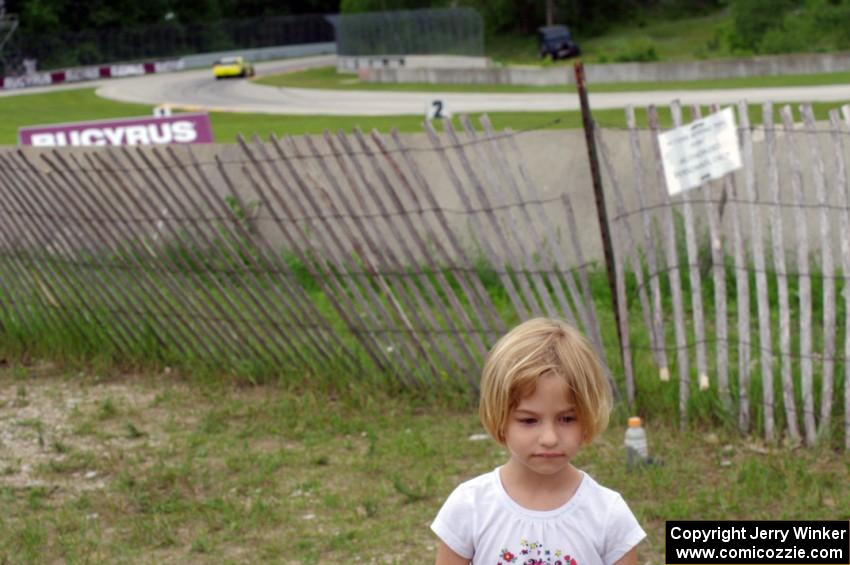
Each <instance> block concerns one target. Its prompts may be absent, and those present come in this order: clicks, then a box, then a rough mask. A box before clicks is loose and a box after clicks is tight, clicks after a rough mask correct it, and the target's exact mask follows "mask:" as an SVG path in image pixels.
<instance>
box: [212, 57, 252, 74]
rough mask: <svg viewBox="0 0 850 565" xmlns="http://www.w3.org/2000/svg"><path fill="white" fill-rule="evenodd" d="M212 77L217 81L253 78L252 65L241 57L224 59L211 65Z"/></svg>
mask: <svg viewBox="0 0 850 565" xmlns="http://www.w3.org/2000/svg"><path fill="white" fill-rule="evenodd" d="M213 76H214V77H215V78H217V79H219V78H228V77H252V76H254V65H252V64H251V63H249V62H248V61H246V60H245V59H244V58H242V57H224V58H222V59H219V60H218V61H216V62H215V64H214V65H213Z"/></svg>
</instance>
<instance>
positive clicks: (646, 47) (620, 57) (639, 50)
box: [614, 41, 658, 63]
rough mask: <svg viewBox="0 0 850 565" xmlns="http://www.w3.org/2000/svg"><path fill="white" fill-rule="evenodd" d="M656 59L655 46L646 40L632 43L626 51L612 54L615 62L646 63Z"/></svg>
mask: <svg viewBox="0 0 850 565" xmlns="http://www.w3.org/2000/svg"><path fill="white" fill-rule="evenodd" d="M657 60H658V53H657V52H656V51H655V46H654V45H653V44H652V43H651V42H648V41H641V42H637V43H634V44H632V45H631V46H630V47H629V49H628V50H627V51H624V52H622V53H618V54H617V55H615V56H614V62H615V63H631V62H637V63H648V62H652V61H657Z"/></svg>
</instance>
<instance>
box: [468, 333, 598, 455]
mask: <svg viewBox="0 0 850 565" xmlns="http://www.w3.org/2000/svg"><path fill="white" fill-rule="evenodd" d="M549 373H551V374H555V375H557V376H559V377H560V378H562V379H564V381H565V382H566V384H567V390H568V393H567V394H568V396H569V401H570V402H571V403H573V404H574V405H575V409H576V416H577V418H578V421H579V423H580V424H581V425H582V426H583V428H584V433H585V438H584V441H585V443H590V442H591V441H593V439H594V438H595V437H596V436H598V435H599V434H600V433H602V432H603V431H604V430H605V428H606V427H607V426H608V415H609V412H610V411H611V392H610V390H609V387H608V382H607V380H606V379H605V376H604V374H603V371H602V364H601V363H600V361H599V358H598V357H597V356H596V354H595V353H594V352H593V349H592V348H591V347H590V344H589V343H588V342H587V340H586V339H585V338H584V336H582V335H581V333H579V331H578V330H576V329H575V328H573V327H572V326H570V325H569V324H567V323H566V322H563V321H561V320H557V319H552V318H534V319H532V320H528V321H527V322H523V323H522V324H520V325H518V326H517V327H515V328H514V329H512V330H511V331H509V332H508V333H507V334H505V335H504V336H502V338H501V339H500V340H499V341H498V342H496V345H494V346H493V348H492V349H491V350H490V353H488V354H487V359H486V360H485V362H484V369H483V371H482V372H481V400H480V403H479V405H478V413H479V416H480V418H481V423H482V424H483V425H484V428H485V429H486V430H487V431H488V432H489V433H490V435H491V436H493V438H494V439H495V440H496V441H498V442H499V443H502V444H504V442H505V428H506V426H507V421H508V417H509V416H510V413H511V411H512V410H514V409H515V408H516V407H517V405H518V404H519V402H520V401H521V400H522V399H523V398H526V397H527V396H529V395H531V394H533V393H534V390H535V389H536V388H537V379H538V378H539V377H541V376H542V375H544V374H549Z"/></svg>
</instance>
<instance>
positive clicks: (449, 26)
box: [335, 8, 484, 57]
mask: <svg viewBox="0 0 850 565" xmlns="http://www.w3.org/2000/svg"><path fill="white" fill-rule="evenodd" d="M335 21H336V37H337V54H339V55H340V56H346V57H353V56H370V55H430V54H440V55H469V56H481V55H483V54H484V23H483V20H482V19H481V16H480V15H479V14H478V12H476V11H475V10H473V9H472V8H446V9H422V10H396V11H388V12H368V13H363V14H344V15H340V16H336V17H335Z"/></svg>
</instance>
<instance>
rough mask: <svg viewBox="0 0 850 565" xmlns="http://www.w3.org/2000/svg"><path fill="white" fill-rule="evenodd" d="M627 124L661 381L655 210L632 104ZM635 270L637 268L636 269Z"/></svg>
mask: <svg viewBox="0 0 850 565" xmlns="http://www.w3.org/2000/svg"><path fill="white" fill-rule="evenodd" d="M626 124H627V126H628V128H629V148H630V149H631V153H632V164H633V167H634V168H633V175H634V180H635V194H636V195H637V198H638V207H639V208H640V212H641V214H640V215H641V219H642V220H643V244H644V251H645V253H646V263H647V277H648V279H649V290H650V297H651V299H652V301H651V306H652V322H651V323H647V327H648V328H649V330H650V331H649V334H650V339H651V340H652V355H653V358H654V359H655V364H656V366H657V367H658V377H659V378H660V379H661V380H662V381H668V380H670V368H669V365H668V362H667V343H666V341H667V340H666V338H665V333H664V316H663V313H662V303H661V284H660V281H659V278H658V277H659V267H658V255H659V252H658V251H656V249H655V236H654V235H653V229H652V214H651V212H650V210H649V207H648V206H647V201H646V198H647V196H646V195H647V192H646V187H645V186H644V182H643V175H644V171H643V156H642V154H641V150H640V140H639V139H638V129H637V121H636V119H635V109H634V107H633V106H627V107H626ZM635 272H636V273H637V272H638V271H635ZM645 284H646V283H645V281H644V279H643V278H640V279H639V280H638V285H639V286H640V287H643V286H644V285H645Z"/></svg>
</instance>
